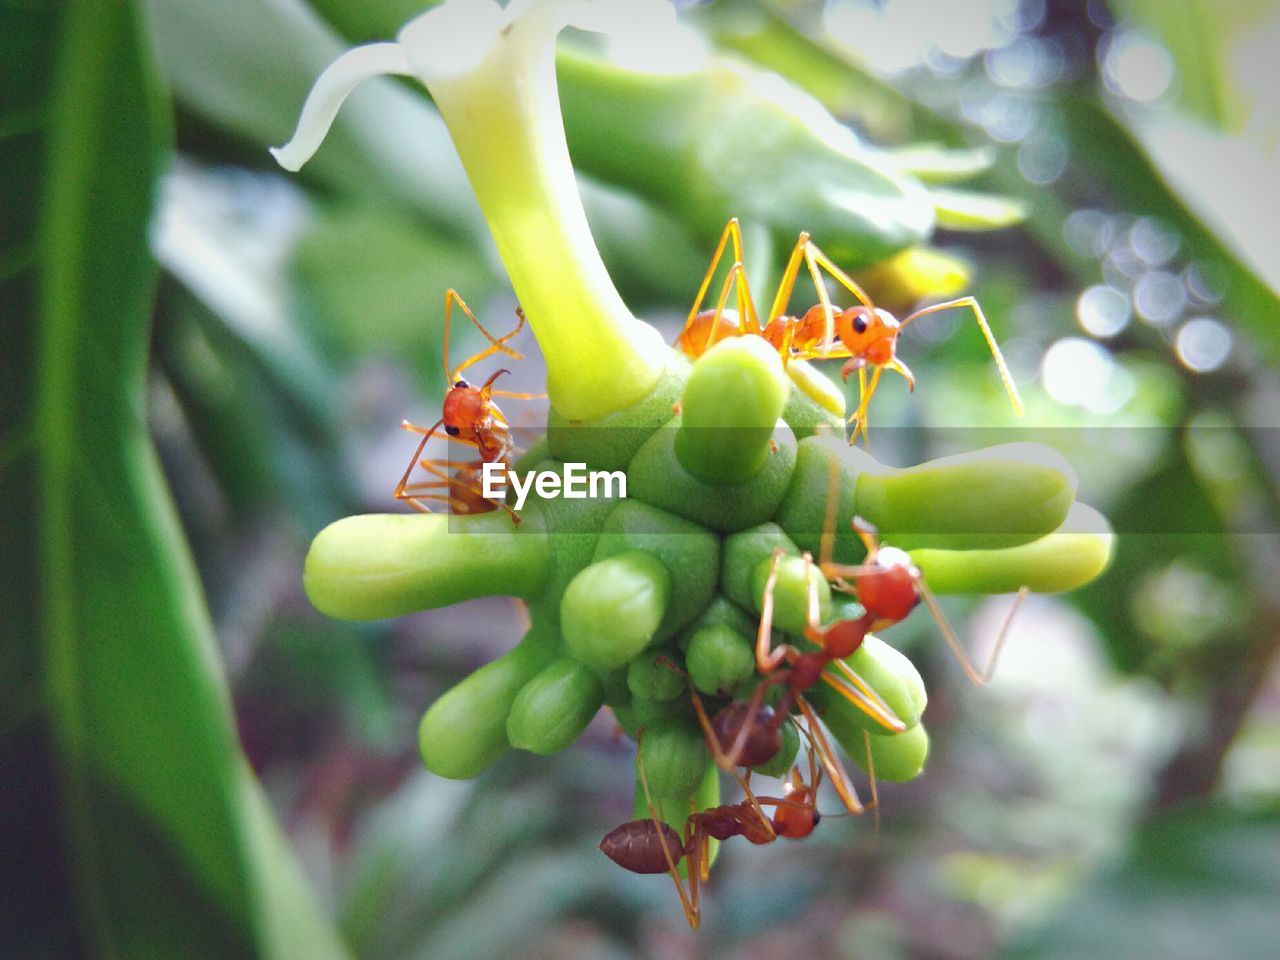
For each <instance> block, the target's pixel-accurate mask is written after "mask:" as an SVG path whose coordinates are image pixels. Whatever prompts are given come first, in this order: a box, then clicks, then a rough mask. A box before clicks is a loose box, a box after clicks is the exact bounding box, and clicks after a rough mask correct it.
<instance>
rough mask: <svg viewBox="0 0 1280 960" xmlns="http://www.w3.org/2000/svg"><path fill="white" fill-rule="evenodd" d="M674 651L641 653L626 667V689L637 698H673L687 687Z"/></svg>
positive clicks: (677, 655) (678, 656) (677, 656)
mask: <svg viewBox="0 0 1280 960" xmlns="http://www.w3.org/2000/svg"><path fill="white" fill-rule="evenodd" d="M682 669H683V667H682V666H681V664H680V655H679V654H677V653H675V651H670V650H669V651H666V652H661V651H658V652H655V653H654V654H653V655H650V654H647V653H646V654H641V655H640V656H638V657H636V658H635V659H634V660H632V661H631V663H630V665H629V666H628V667H627V689H629V690H630V691H631V695H632V696H633V697H635V698H637V699H647V700H674V699H675V698H676V697H678V696H680V695H681V694H682V693H684V692H685V690H687V689H688V683H687V682H686V680H685V678H684V677H683V676H682V675H681V674H680V672H679V671H680V670H682Z"/></svg>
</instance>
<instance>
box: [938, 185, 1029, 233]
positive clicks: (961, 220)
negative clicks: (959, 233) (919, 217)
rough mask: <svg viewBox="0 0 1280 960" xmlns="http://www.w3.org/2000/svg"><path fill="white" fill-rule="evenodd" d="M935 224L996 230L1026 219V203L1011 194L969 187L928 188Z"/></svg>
mask: <svg viewBox="0 0 1280 960" xmlns="http://www.w3.org/2000/svg"><path fill="white" fill-rule="evenodd" d="M929 198H930V199H931V200H932V201H933V210H934V214H935V215H936V216H937V218H938V226H940V227H943V228H945V229H947V230H999V229H1000V228H1001V227H1011V226H1013V225H1014V224H1015V223H1021V222H1022V221H1023V220H1025V219H1026V218H1027V211H1028V204H1027V202H1026V201H1024V200H1017V199H1015V198H1013V197H1001V196H996V195H995V194H990V193H974V192H973V191H971V190H931V191H929Z"/></svg>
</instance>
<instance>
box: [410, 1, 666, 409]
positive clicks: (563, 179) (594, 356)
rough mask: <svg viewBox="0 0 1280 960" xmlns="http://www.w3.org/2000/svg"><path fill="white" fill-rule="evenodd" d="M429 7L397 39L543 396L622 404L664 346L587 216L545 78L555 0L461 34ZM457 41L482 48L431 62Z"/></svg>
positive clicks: (549, 70)
mask: <svg viewBox="0 0 1280 960" xmlns="http://www.w3.org/2000/svg"><path fill="white" fill-rule="evenodd" d="M448 6H449V5H448V4H446V7H448ZM464 9H465V5H464ZM435 12H440V13H444V12H445V8H440V10H439V11H433V12H432V13H435ZM458 12H460V11H454V13H455V15H457V13H458ZM432 13H428V14H426V15H424V16H423V17H420V18H419V19H418V20H415V21H412V22H410V23H409V24H408V25H407V26H406V27H405V29H404V30H402V31H401V33H400V38H399V39H400V43H401V45H402V46H404V47H405V49H406V51H407V53H408V55H409V59H410V62H411V64H412V65H413V66H414V68H415V71H416V72H417V73H418V74H419V76H420V77H421V79H422V80H423V81H424V82H425V83H426V85H427V88H428V90H429V91H430V93H431V95H432V97H434V98H435V101H436V105H437V106H438V107H439V109H440V113H441V114H442V115H443V116H444V119H445V122H446V124H448V127H449V131H450V134H451V135H452V137H453V141H454V145H455V146H456V147H457V150H458V155H459V156H460V157H461V159H462V164H463V166H464V167H465V168H466V171H467V176H468V177H469V178H470V180H471V186H472V188H473V189H474V190H475V193H476V199H477V200H478V201H479V203H480V209H481V210H482V211H483V212H484V215H485V219H486V220H487V221H488V223H489V228H490V230H491V231H492V232H493V236H494V240H495V242H496V243H497V246H498V252H499V254H500V255H501V257H502V262H503V263H504V264H505V265H506V268H507V271H508V273H509V274H510V277H511V283H512V286H513V287H514V288H515V291H516V294H517V296H518V297H519V298H520V303H521V306H522V307H523V309H524V311H525V314H526V316H528V318H529V324H530V326H531V327H532V328H533V331H534V334H535V335H536V336H537V338H538V343H539V345H540V346H541V347H542V351H543V353H544V354H545V356H546V360H547V392H548V394H549V395H550V397H551V401H552V403H553V405H554V406H555V407H556V409H557V410H558V411H559V412H560V413H561V414H562V415H564V416H566V417H568V418H570V419H575V420H593V419H596V418H598V417H602V416H605V415H607V414H609V413H612V412H614V411H616V410H621V409H624V408H626V407H628V406H631V405H632V404H633V403H635V402H636V401H638V400H639V399H640V398H642V397H643V396H644V395H645V394H647V393H648V392H649V391H650V390H651V389H652V388H653V386H654V384H655V383H656V382H657V379H658V376H659V375H660V374H661V372H662V369H663V367H664V366H665V364H666V356H665V349H664V347H663V345H662V342H661V340H660V338H659V337H658V335H657V333H656V332H655V331H654V330H653V329H652V328H651V327H649V326H648V325H647V324H644V323H642V322H640V321H639V320H637V319H636V318H635V317H634V316H633V315H632V314H631V312H630V310H628V309H627V306H626V304H624V303H623V302H622V298H621V297H620V296H619V295H618V292H617V290H616V289H615V288H614V286H613V282H612V281H611V280H610V279H609V274H608V272H607V271H606V270H605V266H604V263H603V261H602V260H601V259H600V254H599V252H598V251H597V250H596V246H595V243H594V241H593V240H592V238H591V231H590V229H589V227H588V226H587V218H586V214H585V213H584V212H583V209H582V200H581V198H580V197H579V196H578V190H577V184H576V183H575V180H574V174H573V165H572V162H571V161H570V159H569V148H568V145H567V144H566V142H565V136H564V124H563V122H562V120H561V115H560V101H559V94H558V91H557V89H556V74H555V35H556V33H557V32H558V31H559V28H560V26H561V22H560V21H559V20H558V19H557V18H556V5H555V4H549V3H543V4H535V5H530V6H528V7H527V8H526V9H525V11H524V12H523V14H522V15H521V16H519V17H517V18H515V19H513V20H510V21H509V22H507V23H506V24H505V25H504V26H502V27H500V28H498V29H494V27H493V25H492V24H489V23H487V22H484V21H483V20H480V19H479V18H477V19H476V20H468V21H467V32H469V33H470V34H471V36H465V37H464V36H462V35H461V31H459V32H458V33H448V32H446V31H443V30H439V29H437V24H434V23H430V22H429V21H430V19H431V17H432ZM457 43H470V44H474V46H473V47H472V50H473V51H478V50H484V51H485V52H484V54H483V56H481V57H479V58H478V59H476V58H472V57H468V58H467V59H468V63H467V64H466V66H465V68H464V69H456V70H451V69H442V68H441V64H447V63H448V61H449V60H451V59H453V60H456V59H457V54H456V52H452V51H448V50H445V49H443V48H444V46H445V45H446V44H457Z"/></svg>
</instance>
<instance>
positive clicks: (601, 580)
mask: <svg viewBox="0 0 1280 960" xmlns="http://www.w3.org/2000/svg"><path fill="white" fill-rule="evenodd" d="M670 589H671V576H670V574H668V573H667V568H666V567H665V566H664V565H663V564H662V561H660V560H659V559H658V558H657V557H655V556H653V555H652V554H648V553H644V552H642V551H639V550H632V551H629V552H627V553H621V554H618V555H617V556H614V557H609V558H608V559H607V560H601V561H599V562H598V563H593V564H592V565H591V566H589V567H587V568H586V569H585V570H583V571H581V572H580V573H579V574H578V575H577V576H576V577H574V578H573V580H571V581H570V582H569V586H568V587H567V588H566V589H565V592H564V597H563V599H562V600H561V602H560V630H561V632H562V633H563V635H564V642H565V647H566V649H567V650H568V651H569V654H570V655H571V656H573V657H576V658H577V659H578V660H581V661H582V662H583V663H585V664H587V665H588V666H591V667H594V668H595V669H597V670H609V669H612V668H614V667H619V666H622V665H623V664H625V663H627V662H628V661H629V660H631V658H632V657H634V656H635V655H636V654H638V653H639V652H640V651H641V650H643V649H644V648H645V647H647V646H648V645H649V641H650V640H652V639H653V636H654V634H655V633H656V632H657V630H658V625H659V624H660V623H661V622H662V616H663V613H664V612H665V611H666V608H667V597H668V596H669V595H670Z"/></svg>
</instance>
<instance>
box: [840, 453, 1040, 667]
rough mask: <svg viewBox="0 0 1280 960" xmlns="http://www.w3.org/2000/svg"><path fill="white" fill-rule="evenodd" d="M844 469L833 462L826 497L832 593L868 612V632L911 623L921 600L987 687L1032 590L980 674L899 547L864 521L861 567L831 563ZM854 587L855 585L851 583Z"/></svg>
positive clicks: (859, 522) (1018, 602) (859, 525)
mask: <svg viewBox="0 0 1280 960" xmlns="http://www.w3.org/2000/svg"><path fill="white" fill-rule="evenodd" d="M839 482H840V481H839V467H838V465H837V463H836V461H835V459H834V458H833V459H832V460H831V462H830V478H829V487H828V493H827V512H826V517H825V520H824V522H823V531H822V540H821V544H820V548H819V558H820V559H819V563H818V568H819V569H820V570H821V571H822V575H823V576H824V577H826V579H827V580H828V582H830V583H831V585H832V588H833V589H835V590H839V591H841V592H842V593H851V594H853V595H854V596H855V597H856V598H857V600H858V602H859V603H860V604H862V608H863V610H865V611H866V612H865V613H864V614H863V616H862V618H861V619H860V620H859V621H857V622H859V623H862V622H866V624H867V627H866V628H867V631H868V632H870V631H877V630H883V629H884V628H886V627H891V626H893V625H894V624H895V623H899V622H901V621H903V620H905V619H906V618H907V616H908V615H909V614H910V613H911V611H912V610H914V609H915V608H916V605H917V604H919V603H920V601H921V600H923V601H924V605H925V606H926V607H928V608H929V613H930V614H932V615H933V619H934V622H935V623H936V624H937V625H938V630H939V631H940V632H941V633H942V637H943V639H944V640H945V641H946V643H947V646H948V647H950V648H951V652H952V653H953V654H954V655H955V658H956V660H957V661H959V663H960V668H961V669H962V670H963V671H964V674H965V676H966V677H968V678H969V680H970V681H971V682H972V683H973V684H974V685H975V686H979V687H981V686H985V685H986V683H987V681H988V680H990V679H991V675H992V673H993V672H994V671H995V668H996V661H997V660H999V658H1000V652H1001V650H1003V649H1004V643H1005V640H1006V639H1007V638H1008V634H1009V628H1010V626H1012V624H1013V618H1014V615H1015V614H1017V612H1018V608H1019V607H1021V606H1022V602H1023V600H1025V599H1026V597H1027V593H1028V592H1029V591H1028V589H1027V588H1026V587H1025V586H1024V587H1021V588H1019V590H1018V595H1017V596H1016V597H1015V598H1014V601H1013V606H1012V607H1010V608H1009V612H1008V614H1007V615H1006V616H1005V620H1004V623H1003V624H1002V625H1001V627H1000V632H999V634H997V636H996V642H995V646H993V647H992V648H991V654H990V656H989V657H988V658H987V664H986V666H985V667H984V668H983V669H982V671H981V672H979V671H978V669H977V668H976V667H974V665H973V663H972V661H970V659H969V656H968V654H966V653H965V651H964V647H963V646H961V644H960V640H959V639H958V638H957V637H956V633H955V631H954V630H953V629H952V628H951V624H950V623H949V622H948V621H947V618H946V615H945V614H944V613H943V612H942V607H941V605H940V604H939V603H938V599H937V597H935V596H934V594H933V591H932V590H930V589H929V586H928V584H926V583H925V581H924V575H923V574H922V573H921V572H920V568H919V567H917V566H916V565H915V564H914V563H912V562H911V557H910V556H909V555H908V554H907V552H906V551H905V550H900V549H898V548H897V547H886V546H881V545H880V543H879V541H878V540H877V538H876V528H875V527H873V526H872V525H871V524H869V523H867V522H866V521H865V520H863V519H862V518H861V517H856V516H855V517H854V518H853V520H852V521H851V526H852V528H853V532H854V533H855V534H857V536H858V539H860V540H861V541H862V545H863V547H865V548H866V551H867V555H866V557H865V558H864V559H863V561H862V563H860V564H854V565H848V564H840V563H835V562H834V561H833V560H832V559H831V557H832V552H833V548H834V546H835V522H836V505H837V498H836V491H837V490H838V485H839ZM849 581H853V582H852V583H850V582H849Z"/></svg>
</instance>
